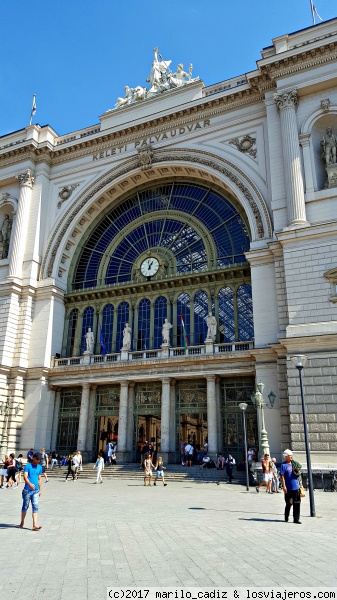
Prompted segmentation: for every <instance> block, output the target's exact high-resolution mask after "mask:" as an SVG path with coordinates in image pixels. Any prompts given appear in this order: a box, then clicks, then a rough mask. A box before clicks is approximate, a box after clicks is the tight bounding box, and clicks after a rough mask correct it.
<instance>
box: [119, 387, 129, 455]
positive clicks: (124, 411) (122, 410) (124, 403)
mask: <svg viewBox="0 0 337 600" xmlns="http://www.w3.org/2000/svg"><path fill="white" fill-rule="evenodd" d="M128 394H129V382H128V381H121V391H120V396H119V417H118V441H117V452H118V455H119V458H120V460H122V461H124V460H125V459H126V452H127V448H126V440H127V426H128Z"/></svg>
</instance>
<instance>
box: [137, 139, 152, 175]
mask: <svg viewBox="0 0 337 600" xmlns="http://www.w3.org/2000/svg"><path fill="white" fill-rule="evenodd" d="M138 158H139V166H140V168H141V169H142V171H145V170H146V169H149V168H150V167H151V165H152V160H153V149H152V146H151V144H146V145H145V146H142V148H140V149H139V150H138Z"/></svg>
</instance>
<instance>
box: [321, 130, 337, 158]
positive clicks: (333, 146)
mask: <svg viewBox="0 0 337 600" xmlns="http://www.w3.org/2000/svg"><path fill="white" fill-rule="evenodd" d="M321 145H322V146H323V154H322V157H323V158H325V164H326V165H334V164H336V150H337V136H336V135H335V134H334V133H332V128H331V127H328V128H327V130H326V134H325V135H324V136H323V138H322V141H321Z"/></svg>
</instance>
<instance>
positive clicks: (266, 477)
mask: <svg viewBox="0 0 337 600" xmlns="http://www.w3.org/2000/svg"><path fill="white" fill-rule="evenodd" d="M269 463H270V456H269V454H265V455H264V458H263V459H262V460H261V465H262V473H263V479H262V481H260V483H259V485H257V486H256V488H255V489H256V491H257V492H259V491H260V487H261V486H262V485H265V486H266V487H267V490H266V491H268V484H269V481H270V474H269Z"/></svg>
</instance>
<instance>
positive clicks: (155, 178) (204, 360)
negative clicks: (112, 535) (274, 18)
mask: <svg viewBox="0 0 337 600" xmlns="http://www.w3.org/2000/svg"><path fill="white" fill-rule="evenodd" d="M161 50H162V49H161ZM336 55H337V20H336V19H334V20H331V21H328V22H325V23H322V24H320V25H316V26H314V27H310V28H307V29H305V30H302V31H298V32H295V33H290V34H286V35H283V36H280V37H278V38H275V39H273V40H272V44H271V45H270V46H268V47H266V48H264V49H263V50H262V52H261V58H260V59H259V60H257V68H256V70H255V71H252V72H249V73H246V74H244V75H241V76H239V77H237V78H234V79H231V80H224V81H222V82H220V83H219V84H215V85H210V86H205V84H204V83H203V81H202V79H199V77H193V76H192V72H191V71H190V72H188V73H185V72H184V71H183V65H178V67H177V70H176V72H175V73H173V72H172V70H171V68H170V61H164V59H162V57H161V56H160V55H159V53H158V50H157V49H155V51H154V59H153V60H152V67H151V73H150V77H149V79H150V84H149V86H148V88H145V87H142V86H137V87H136V88H129V87H128V86H126V87H125V96H124V97H122V98H119V99H118V100H117V103H116V107H115V108H114V109H112V110H107V111H106V112H103V114H102V115H101V117H100V118H99V123H98V124H97V125H95V126H92V127H88V128H86V129H83V130H80V131H75V132H73V133H71V134H69V135H63V136H59V135H58V134H57V133H56V132H55V131H54V130H53V128H52V127H51V126H49V125H47V126H40V125H30V126H28V127H26V128H24V129H22V130H19V131H16V132H14V133H11V134H8V135H6V136H3V137H2V138H0V226H1V236H0V256H1V258H0V311H1V326H0V394H1V399H0V406H1V407H2V408H1V414H0V431H2V434H1V435H2V442H3V444H2V446H3V449H4V448H5V445H6V446H7V448H8V449H10V450H15V451H19V450H21V451H23V452H24V451H27V449H28V448H30V447H34V448H40V447H45V448H46V449H48V450H49V449H50V450H54V449H56V450H58V451H59V452H62V453H63V452H68V451H70V450H75V449H79V450H81V451H82V452H83V453H84V455H85V457H86V458H88V459H91V458H92V456H93V455H94V454H95V453H96V451H97V449H99V448H101V447H104V446H105V444H106V442H107V441H108V440H114V441H117V447H118V453H119V457H120V459H121V460H123V461H129V462H131V461H134V460H136V459H137V458H138V453H139V449H140V448H141V446H142V444H143V443H144V442H145V441H152V442H153V444H154V445H155V447H156V448H157V449H158V450H160V452H161V453H162V454H163V456H164V457H165V459H166V460H168V461H170V462H175V461H178V460H179V451H180V446H181V443H182V442H183V441H185V442H186V441H188V440H189V441H191V442H192V443H193V444H195V445H196V446H198V445H199V446H202V445H203V444H204V443H205V442H206V441H207V443H208V447H209V451H210V452H211V453H212V454H214V455H215V454H216V453H217V452H219V451H224V452H231V453H232V454H234V456H236V457H237V458H240V457H241V455H242V453H243V447H244V443H243V427H242V412H241V410H240V408H239V404H240V403H242V402H245V403H246V404H247V411H246V417H247V438H248V444H249V445H251V446H254V447H255V448H258V446H259V437H260V433H261V414H260V409H259V408H258V407H257V405H256V398H255V391H256V384H257V383H259V382H263V383H264V392H263V395H264V419H265V425H266V430H267V432H268V439H269V446H270V450H271V453H272V454H273V455H275V456H276V457H277V458H278V459H280V458H281V452H282V449H284V448H285V447H291V448H292V449H293V450H294V452H296V455H297V456H298V457H299V458H301V456H302V457H304V435H303V418H302V408H301V397H300V387H299V380H298V372H297V370H296V369H295V368H294V366H293V364H292V362H291V361H290V360H289V358H290V357H291V356H293V355H297V354H305V355H306V356H307V357H308V362H307V365H306V367H305V369H304V371H303V376H304V385H305V397H306V404H307V410H308V416H307V420H308V427H309V438H310V444H311V452H312V461H313V463H314V464H321V463H324V464H335V463H336V462H337V461H336V452H337V394H336V389H337V388H336V384H337V342H336V340H337V219H336V215H337V164H336V146H337V88H336V74H335V64H336ZM144 75H145V76H146V75H147V74H144ZM202 75H203V74H201V73H200V76H202ZM206 75H207V74H204V77H205V78H206ZM144 80H145V77H144ZM121 83H122V84H123V83H124V82H121ZM102 109H103V110H104V107H102ZM209 316H211V317H213V324H214V329H213V330H212V334H210V329H209V326H208V321H207V319H208V317H209ZM165 320H166V321H165ZM164 323H166V324H167V325H168V329H167V330H166V333H165V334H164V333H163V332H164V329H163V324H164ZM1 427H2V430H1ZM303 462H305V460H304V461H303Z"/></svg>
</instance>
